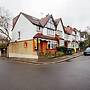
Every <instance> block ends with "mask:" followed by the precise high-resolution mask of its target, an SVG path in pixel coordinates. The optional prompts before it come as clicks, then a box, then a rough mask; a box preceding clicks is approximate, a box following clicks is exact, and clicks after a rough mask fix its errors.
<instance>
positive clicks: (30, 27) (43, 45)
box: [9, 13, 58, 59]
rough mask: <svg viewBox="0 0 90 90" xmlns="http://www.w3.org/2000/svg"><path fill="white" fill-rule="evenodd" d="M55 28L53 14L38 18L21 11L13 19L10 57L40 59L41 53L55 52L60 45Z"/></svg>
mask: <svg viewBox="0 0 90 90" xmlns="http://www.w3.org/2000/svg"><path fill="white" fill-rule="evenodd" d="M55 30H56V24H55V22H54V19H53V16H52V15H46V17H44V18H41V19H37V18H35V17H32V16H30V15H27V14H24V13H20V14H19V15H18V16H16V17H15V18H14V19H13V29H12V41H11V44H10V46H9V57H20V58H35V59H38V55H39V54H40V53H42V54H45V53H46V52H47V51H51V52H52V51H53V52H54V51H55V50H56V47H57V46H58V38H57V37H56V35H55Z"/></svg>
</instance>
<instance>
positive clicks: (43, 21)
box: [40, 14, 55, 27]
mask: <svg viewBox="0 0 90 90" xmlns="http://www.w3.org/2000/svg"><path fill="white" fill-rule="evenodd" d="M50 18H52V20H53V22H54V19H53V16H52V15H49V14H48V15H46V17H44V18H41V19H40V23H41V25H42V26H43V27H44V26H45V25H46V24H47V22H48V21H49V19H50ZM54 25H55V22H54Z"/></svg>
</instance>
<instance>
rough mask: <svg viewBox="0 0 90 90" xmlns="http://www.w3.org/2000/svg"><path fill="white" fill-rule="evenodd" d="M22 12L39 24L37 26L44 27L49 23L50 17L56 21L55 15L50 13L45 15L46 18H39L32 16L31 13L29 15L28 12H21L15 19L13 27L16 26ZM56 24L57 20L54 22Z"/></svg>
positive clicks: (32, 21) (35, 23)
mask: <svg viewBox="0 0 90 90" xmlns="http://www.w3.org/2000/svg"><path fill="white" fill-rule="evenodd" d="M21 14H22V15H23V16H25V17H26V18H27V19H28V20H29V21H30V22H31V23H32V24H34V25H37V26H41V27H44V26H45V25H46V24H47V22H48V20H49V19H50V18H52V20H53V22H54V19H53V16H52V15H49V14H48V15H46V17H44V18H41V19H38V18H35V17H33V16H30V15H27V14H25V13H22V12H21V13H20V14H19V15H17V16H16V17H15V18H14V19H13V28H14V26H15V24H16V23H17V21H18V18H19V17H20V15H21ZM54 24H55V22H54Z"/></svg>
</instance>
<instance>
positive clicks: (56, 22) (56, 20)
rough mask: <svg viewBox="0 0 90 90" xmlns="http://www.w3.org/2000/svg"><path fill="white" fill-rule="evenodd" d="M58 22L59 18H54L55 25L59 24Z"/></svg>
mask: <svg viewBox="0 0 90 90" xmlns="http://www.w3.org/2000/svg"><path fill="white" fill-rule="evenodd" d="M59 22H60V18H58V19H55V24H56V26H57V25H58V24H59Z"/></svg>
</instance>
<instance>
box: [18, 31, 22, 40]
mask: <svg viewBox="0 0 90 90" xmlns="http://www.w3.org/2000/svg"><path fill="white" fill-rule="evenodd" d="M20 38H21V37H20V31H18V40H20Z"/></svg>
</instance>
